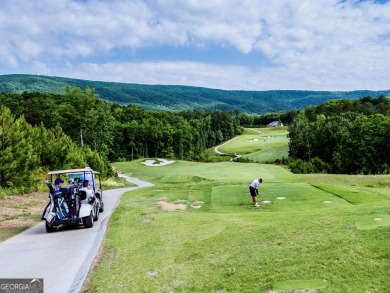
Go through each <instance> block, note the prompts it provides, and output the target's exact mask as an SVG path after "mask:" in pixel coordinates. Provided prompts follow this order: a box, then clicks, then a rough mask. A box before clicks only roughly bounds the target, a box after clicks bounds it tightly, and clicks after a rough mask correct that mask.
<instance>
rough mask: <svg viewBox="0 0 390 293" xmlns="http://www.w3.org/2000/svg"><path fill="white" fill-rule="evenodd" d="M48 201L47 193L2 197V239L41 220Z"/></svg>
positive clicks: (0, 208)
mask: <svg viewBox="0 0 390 293" xmlns="http://www.w3.org/2000/svg"><path fill="white" fill-rule="evenodd" d="M47 203H48V197H47V193H41V192H34V193H29V194H23V195H8V196H4V197H3V198H1V199H0V241H4V240H6V239H8V238H10V237H12V236H14V235H16V234H18V233H20V232H22V231H23V230H25V229H27V228H30V227H31V226H33V225H35V224H36V223H37V222H38V221H40V220H41V216H42V212H43V209H44V208H45V206H46V204H47Z"/></svg>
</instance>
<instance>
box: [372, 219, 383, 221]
mask: <svg viewBox="0 0 390 293" xmlns="http://www.w3.org/2000/svg"><path fill="white" fill-rule="evenodd" d="M373 220H374V221H382V220H383V219H382V218H374V219H373Z"/></svg>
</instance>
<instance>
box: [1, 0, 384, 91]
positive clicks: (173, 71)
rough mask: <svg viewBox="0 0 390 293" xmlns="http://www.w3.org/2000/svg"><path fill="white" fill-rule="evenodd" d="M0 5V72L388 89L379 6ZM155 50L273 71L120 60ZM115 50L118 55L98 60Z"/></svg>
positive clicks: (240, 1)
mask: <svg viewBox="0 0 390 293" xmlns="http://www.w3.org/2000/svg"><path fill="white" fill-rule="evenodd" d="M1 5H2V10H1V11H0V35H1V36H2V42H0V68H1V67H2V68H3V69H2V70H1V73H7V68H8V71H9V72H11V71H12V72H14V71H15V69H17V68H21V69H22V68H23V69H24V70H27V71H28V68H30V71H31V73H36V72H38V73H39V72H40V70H42V69H45V70H46V71H48V72H49V73H50V74H52V75H66V76H69V77H78V78H85V79H102V80H112V81H123V82H137V83H162V84H188V85H199V86H207V87H218V88H230V89H260V90H261V89H273V88H275V89H282V88H283V89H332V90H345V89H358V88H368V89H386V88H388V87H389V86H388V84H387V83H386V80H387V81H388V79H389V73H388V72H389V71H388V68H389V66H390V58H388V57H387V56H390V18H389V17H388V16H389V15H390V2H389V1H388V2H385V3H377V2H374V1H356V0H346V1H338V0H327V1H312V0H302V1H298V2H297V1H295V0H278V1H274V0H262V1H256V0H226V1H223V0H208V1H198V0H156V1H141V0H132V1H126V0H112V1H96V0H88V1H74V0H56V1H51V0H2V2H1ZM161 45H165V46H171V47H213V48H218V47H224V48H234V49H235V50H237V51H240V52H242V53H243V54H246V53H249V52H253V51H259V52H261V55H263V56H266V58H268V59H269V60H270V62H272V63H273V64H274V65H275V66H274V67H263V68H254V67H253V66H252V67H251V68H246V67H244V66H230V65H225V66H222V65H215V64H212V63H207V64H205V63H201V62H199V61H197V60H196V59H191V56H189V57H188V59H187V60H182V61H179V62H177V61H176V62H175V61H173V60H172V61H171V62H167V61H164V62H163V61H161V62H132V63H130V62H129V58H130V57H129V56H133V55H134V54H132V53H133V52H134V50H135V51H137V50H141V49H142V48H147V47H158V46H161ZM116 51H120V52H121V53H122V54H123V53H125V54H123V56H118V55H116V56H115V58H116V59H115V61H107V60H109V59H110V56H111V55H112V54H114V55H115V54H116V53H115V52H116ZM126 52H127V53H126ZM99 59H100V60H104V61H100V62H99V61H98V60H99ZM120 59H121V60H120ZM158 59H159V56H155V57H154V58H153V60H157V61H158ZM268 63H269V62H268ZM64 64H66V66H65V65H64ZM226 64H228V61H226ZM64 68H65V69H64ZM70 69H71V70H70ZM64 70H65V71H64ZM42 74H46V73H42Z"/></svg>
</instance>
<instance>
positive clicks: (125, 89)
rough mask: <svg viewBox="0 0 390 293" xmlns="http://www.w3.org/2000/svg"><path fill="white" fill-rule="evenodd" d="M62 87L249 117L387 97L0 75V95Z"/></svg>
mask: <svg viewBox="0 0 390 293" xmlns="http://www.w3.org/2000/svg"><path fill="white" fill-rule="evenodd" d="M66 85H70V86H71V87H79V88H81V89H85V88H86V87H90V88H94V89H95V90H96V93H97V94H98V95H99V97H100V98H101V99H103V100H106V101H109V102H113V103H119V104H135V105H137V106H139V107H141V108H143V109H151V110H158V111H177V110H188V109H207V110H221V109H223V110H235V109H239V110H240V111H241V112H245V113H249V114H264V113H268V112H275V111H286V110H291V109H302V108H305V107H306V106H308V105H319V104H322V103H324V102H326V101H328V100H335V99H359V98H362V97H365V96H371V97H374V98H376V97H378V96H380V95H384V96H386V97H389V96H390V90H384V91H369V90H359V91H345V92H335V91H301V90H271V91H241V90H219V89H210V88H203V87H193V86H178V85H146V84H132V83H118V82H102V81H90V80H80V79H72V78H63V77H53V76H42V75H25V74H11V75H0V92H3V93H4V92H6V93H23V92H46V93H57V94H63V93H64V89H65V86H66Z"/></svg>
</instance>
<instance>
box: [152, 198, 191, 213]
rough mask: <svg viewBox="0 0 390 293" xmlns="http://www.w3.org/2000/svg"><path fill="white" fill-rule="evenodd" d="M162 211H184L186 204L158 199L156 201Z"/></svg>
mask: <svg viewBox="0 0 390 293" xmlns="http://www.w3.org/2000/svg"><path fill="white" fill-rule="evenodd" d="M156 204H158V205H159V206H160V207H161V209H162V210H163V211H168V212H173V211H185V210H186V209H187V205H185V204H175V203H168V202H166V201H162V200H160V201H158V202H156Z"/></svg>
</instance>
